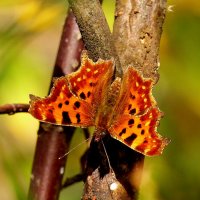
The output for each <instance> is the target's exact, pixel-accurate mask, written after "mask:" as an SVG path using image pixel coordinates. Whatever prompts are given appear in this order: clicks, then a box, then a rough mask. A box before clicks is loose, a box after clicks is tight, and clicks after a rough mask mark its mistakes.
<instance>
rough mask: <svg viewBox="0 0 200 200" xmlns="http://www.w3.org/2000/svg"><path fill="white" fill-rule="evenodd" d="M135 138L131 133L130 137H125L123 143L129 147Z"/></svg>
mask: <svg viewBox="0 0 200 200" xmlns="http://www.w3.org/2000/svg"><path fill="white" fill-rule="evenodd" d="M136 137H137V135H136V134H135V133H132V134H131V136H129V137H127V138H126V139H125V140H124V142H125V143H126V144H127V145H129V146H130V145H131V144H132V143H133V141H134V140H135V138H136Z"/></svg>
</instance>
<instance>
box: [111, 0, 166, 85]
mask: <svg viewBox="0 0 200 200" xmlns="http://www.w3.org/2000/svg"><path fill="white" fill-rule="evenodd" d="M165 10H166V0H155V1H149V0H144V1H140V0H117V3H116V12H115V13H116V18H115V23H114V29H113V37H114V41H115V46H116V50H117V53H118V55H120V62H121V65H122V66H123V69H125V68H126V67H127V66H129V65H131V66H133V67H135V68H137V69H139V70H140V71H141V72H142V74H143V75H144V77H149V78H152V79H153V80H154V82H155V83H156V82H157V81H158V78H159V75H158V71H157V69H158V67H159V65H160V64H159V55H158V53H159V45H160V38H161V33H162V25H163V21H164V19H165Z"/></svg>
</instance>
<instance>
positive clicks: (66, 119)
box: [62, 111, 72, 124]
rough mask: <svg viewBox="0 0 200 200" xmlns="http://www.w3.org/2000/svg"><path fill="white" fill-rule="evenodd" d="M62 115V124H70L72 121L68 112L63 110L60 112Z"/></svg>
mask: <svg viewBox="0 0 200 200" xmlns="http://www.w3.org/2000/svg"><path fill="white" fill-rule="evenodd" d="M62 117H63V119H62V123H63V124H71V123H72V122H71V119H70V117H69V113H68V112H66V111H63V112H62Z"/></svg>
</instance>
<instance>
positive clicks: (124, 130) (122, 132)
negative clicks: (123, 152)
mask: <svg viewBox="0 0 200 200" xmlns="http://www.w3.org/2000/svg"><path fill="white" fill-rule="evenodd" d="M124 133H126V128H123V129H122V131H121V132H120V133H119V136H122V135H123V134H124Z"/></svg>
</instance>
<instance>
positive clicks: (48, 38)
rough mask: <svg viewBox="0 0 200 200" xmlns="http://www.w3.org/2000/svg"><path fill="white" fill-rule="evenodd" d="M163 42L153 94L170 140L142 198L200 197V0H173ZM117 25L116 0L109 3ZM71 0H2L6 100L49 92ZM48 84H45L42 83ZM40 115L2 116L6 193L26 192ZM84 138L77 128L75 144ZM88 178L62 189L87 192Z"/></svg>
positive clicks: (0, 84)
mask: <svg viewBox="0 0 200 200" xmlns="http://www.w3.org/2000/svg"><path fill="white" fill-rule="evenodd" d="M168 4H169V5H174V7H173V12H167V17H166V21H165V25H164V28H163V36H162V41H161V49H160V53H161V54H160V60H161V67H160V80H159V82H158V84H157V86H156V88H155V89H154V94H155V96H156V99H157V101H158V104H159V107H160V109H161V110H162V111H163V112H164V113H165V117H164V118H163V119H162V120H161V124H160V127H159V131H160V132H161V133H162V135H165V136H167V137H169V138H170V139H171V143H170V145H169V146H168V147H167V148H166V149H165V151H164V153H163V155H162V156H160V157H153V158H146V159H145V167H144V174H143V179H142V185H141V191H140V198H139V199H140V200H171V199H181V200H187V199H192V200H197V199H200V170H199V165H200V159H199V155H198V153H199V149H200V148H199V147H200V128H199V126H198V123H199V121H200V92H199V88H200V78H199V75H200V67H199V56H200V55H199V53H200V50H199V45H200V37H199V35H200V26H199V24H200V2H199V1H197V0H190V1H187V0H176V1H175V0H170V1H169V2H168ZM103 8H104V11H105V13H106V17H107V19H108V21H109V25H110V27H112V23H113V13H114V0H111V1H110V0H105V1H104V4H103ZM66 10H67V3H66V1H64V0H60V1H44V0H43V1H39V0H32V1H28V0H16V1H12V0H1V2H0V60H1V61H0V104H4V103H14V102H15V103H28V101H29V97H28V95H29V94H30V93H33V94H36V95H38V96H45V95H46V94H47V90H48V85H49V82H50V77H51V73H52V69H53V68H52V67H53V65H54V61H55V57H56V52H57V49H58V44H59V39H60V34H61V30H62V25H63V23H64V19H65V15H66ZM41 85H42V86H43V87H41ZM37 128H38V122H37V121H36V120H35V119H33V118H32V117H31V116H29V115H28V114H16V115H13V116H6V115H1V116H0V154H1V158H0V180H1V181H0V193H1V199H2V200H18V199H19V200H22V199H26V195H27V191H28V187H29V179H30V172H31V164H32V159H33V154H34V147H35V142H36V137H37V136H36V131H37ZM81 141H83V134H82V133H81V131H80V130H79V131H77V133H76V134H75V137H74V138H73V141H72V146H75V145H76V144H79V143H80V142H81ZM85 147H86V144H85V145H82V146H81V147H80V148H78V149H77V150H75V151H74V152H72V153H71V154H70V157H69V162H68V166H67V170H66V172H67V173H66V175H65V176H72V175H74V174H76V173H77V172H79V170H80V165H79V160H77V157H79V156H80V155H81V154H82V152H83V151H84V149H85ZM82 188H83V184H82V183H78V184H75V185H73V186H71V187H69V188H67V189H66V190H63V191H62V193H61V197H60V199H61V200H64V199H71V200H76V199H80V195H81V193H82Z"/></svg>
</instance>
